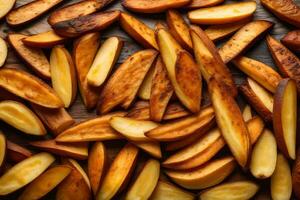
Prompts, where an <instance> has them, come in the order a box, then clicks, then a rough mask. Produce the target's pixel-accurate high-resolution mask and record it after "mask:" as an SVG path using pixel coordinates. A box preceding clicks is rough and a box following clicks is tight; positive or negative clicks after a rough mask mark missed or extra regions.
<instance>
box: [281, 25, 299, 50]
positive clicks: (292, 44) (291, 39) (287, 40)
mask: <svg viewBox="0 0 300 200" xmlns="http://www.w3.org/2000/svg"><path fill="white" fill-rule="evenodd" d="M281 42H282V44H284V45H285V46H287V47H288V48H289V49H291V50H292V51H295V52H296V53H300V30H294V31H290V32H288V33H287V34H286V35H285V36H284V37H283V38H282V39H281Z"/></svg>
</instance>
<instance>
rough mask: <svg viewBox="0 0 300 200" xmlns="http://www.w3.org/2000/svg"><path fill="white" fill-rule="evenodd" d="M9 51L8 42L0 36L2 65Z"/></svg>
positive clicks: (0, 60) (0, 59) (0, 62)
mask: <svg viewBox="0 0 300 200" xmlns="http://www.w3.org/2000/svg"><path fill="white" fill-rule="evenodd" d="M7 52H8V49H7V45H6V42H5V41H4V40H3V39H2V38H1V37H0V67H2V66H3V65H4V63H5V61H6V58H7Z"/></svg>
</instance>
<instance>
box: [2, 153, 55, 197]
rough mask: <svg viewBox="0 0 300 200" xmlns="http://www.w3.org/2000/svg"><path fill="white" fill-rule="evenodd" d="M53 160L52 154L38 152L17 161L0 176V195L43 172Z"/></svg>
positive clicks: (23, 184)
mask: <svg viewBox="0 0 300 200" xmlns="http://www.w3.org/2000/svg"><path fill="white" fill-rule="evenodd" d="M54 161H55V158H54V157H53V156H52V155H50V154H48V153H38V154H36V155H33V156H31V157H30V158H27V159H25V160H23V161H22V162H19V163H18V164H16V165H15V166H13V167H12V168H11V169H9V170H8V171H7V172H6V173H5V174H4V175H2V176H1V177H0V195H1V196H3V195H7V194H10V193H12V192H14V191H16V190H18V189H20V188H22V187H24V186H25V185H26V184H28V183H30V182H31V181H33V180H34V179H35V178H36V177H38V176H39V175H40V174H41V173H43V172H44V171H45V170H46V169H47V168H48V167H49V166H50V165H51V164H52V163H53V162H54ZM19 180H21V181H19Z"/></svg>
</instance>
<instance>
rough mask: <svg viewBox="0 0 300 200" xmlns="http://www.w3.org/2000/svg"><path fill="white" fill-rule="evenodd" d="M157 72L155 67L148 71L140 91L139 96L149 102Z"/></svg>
mask: <svg viewBox="0 0 300 200" xmlns="http://www.w3.org/2000/svg"><path fill="white" fill-rule="evenodd" d="M154 72H155V66H152V67H151V68H150V70H149V71H148V73H147V75H146V77H145V78H144V80H143V83H142V85H141V87H140V89H139V91H138V95H139V97H140V98H141V99H143V100H149V99H150V96H151V87H152V80H153V76H154Z"/></svg>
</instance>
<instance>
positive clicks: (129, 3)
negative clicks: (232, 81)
mask: <svg viewBox="0 0 300 200" xmlns="http://www.w3.org/2000/svg"><path fill="white" fill-rule="evenodd" d="M189 2H191V0H155V1H153V0H151V1H149V0H124V1H122V5H123V6H124V7H125V8H127V9H128V10H131V11H133V12H139V13H160V12H163V11H165V10H168V9H171V8H180V7H182V6H184V5H186V4H188V3H189Z"/></svg>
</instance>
